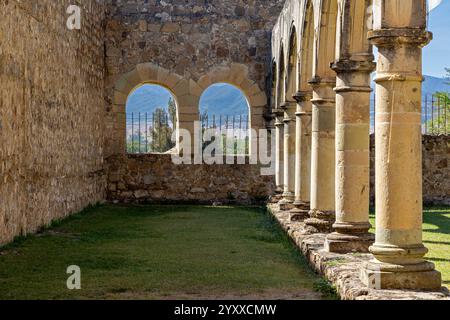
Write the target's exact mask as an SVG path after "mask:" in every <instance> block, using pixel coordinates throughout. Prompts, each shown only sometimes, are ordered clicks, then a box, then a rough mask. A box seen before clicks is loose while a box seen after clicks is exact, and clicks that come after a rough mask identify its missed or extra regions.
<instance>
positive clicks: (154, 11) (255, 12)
mask: <svg viewBox="0 0 450 320" xmlns="http://www.w3.org/2000/svg"><path fill="white" fill-rule="evenodd" d="M284 1H285V0H275V1H269V0H251V1H246V0H221V1H205V0H172V1H160V0H135V1H116V0H114V1H113V0H106V3H107V17H106V44H105V47H106V96H107V100H108V105H107V106H106V110H107V118H106V126H107V130H108V131H107V132H108V134H107V139H106V143H105V152H106V154H107V155H108V156H109V155H113V154H117V153H119V151H122V152H123V150H117V147H118V143H117V138H116V136H117V131H118V130H122V131H124V128H123V122H124V121H123V117H124V116H125V115H124V113H125V110H124V109H125V108H124V107H123V106H122V105H119V104H118V103H117V102H116V101H117V92H116V94H115V92H114V90H115V89H117V83H118V82H120V80H121V79H122V78H123V76H124V75H125V74H127V73H129V72H131V71H132V70H135V69H136V67H137V66H138V65H142V64H144V63H151V64H153V65H156V66H158V67H160V68H161V69H162V70H164V72H163V73H162V74H161V77H159V78H157V79H156V80H157V81H154V82H156V83H159V84H162V85H166V82H167V81H158V80H164V79H166V78H167V75H171V74H176V75H178V76H179V77H180V79H184V81H185V82H186V83H193V85H192V86H193V87H197V84H199V85H200V84H201V83H202V82H206V83H208V84H213V83H215V82H221V81H219V80H220V79H221V77H214V76H213V77H212V79H211V78H209V79H208V81H200V80H202V77H205V76H206V75H208V74H211V72H213V74H218V73H221V69H220V68H221V67H222V68H230V69H233V65H236V64H237V65H245V67H246V68H247V69H248V70H246V72H248V74H246V75H245V78H246V79H247V78H248V80H249V83H248V88H249V89H250V87H251V86H253V85H254V86H255V88H254V89H251V90H249V91H250V93H253V92H258V91H265V88H266V78H267V77H268V75H270V62H271V61H270V60H271V32H272V28H273V26H274V24H275V21H276V19H277V17H278V15H279V13H280V11H281V8H282V7H283V4H284ZM166 71H167V72H166ZM147 78H148V77H144V78H143V77H141V79H142V80H146V79H147ZM222 78H223V77H222ZM224 78H225V79H230V80H231V81H228V82H230V83H231V84H234V85H236V86H237V87H239V88H241V89H242V86H239V85H240V83H235V81H233V80H237V81H241V82H242V81H243V78H242V77H241V75H240V74H239V73H236V78H235V79H232V78H233V77H224ZM150 80H152V79H150ZM203 80H204V78H203ZM175 84H176V83H175ZM178 85H179V86H180V84H178ZM200 87H201V90H200V91H199V92H198V93H199V94H200V95H201V93H202V92H203V90H204V89H205V88H204V87H203V86H202V85H200ZM186 88H187V86H186ZM169 89H172V88H169ZM179 91H180V90H179ZM181 91H184V88H183V90H181ZM194 91H195V89H194ZM244 91H245V90H244ZM124 93H125V94H127V93H129V92H128V90H127V92H123V91H120V92H119V94H118V95H119V96H122V95H123V94H124ZM186 93H188V92H184V94H186ZM191 93H192V92H191ZM125 98H126V97H125ZM179 98H181V97H179V96H177V97H176V99H179ZM247 98H251V97H247ZM121 100H123V99H121ZM185 100H188V101H186V102H185V104H184V105H182V106H181V107H182V109H184V110H190V118H191V121H193V120H194V119H198V101H197V99H195V97H194V98H192V97H189V99H185ZM258 100H260V99H258ZM258 102H259V101H258ZM263 105H264V107H267V98H266V97H265V95H264V103H263ZM182 112H183V111H182ZM118 113H122V115H121V116H118V115H117V114H118ZM224 113H225V111H224ZM258 116H259V120H261V122H263V120H264V119H263V116H262V113H261V112H258ZM180 117H181V116H180ZM184 118H185V119H188V118H189V117H186V116H185V117H184ZM252 121H253V123H252V125H254V124H255V122H256V119H252ZM118 122H121V123H118ZM184 127H185V128H186V127H187V124H184ZM119 139H122V140H124V137H120V136H119Z"/></svg>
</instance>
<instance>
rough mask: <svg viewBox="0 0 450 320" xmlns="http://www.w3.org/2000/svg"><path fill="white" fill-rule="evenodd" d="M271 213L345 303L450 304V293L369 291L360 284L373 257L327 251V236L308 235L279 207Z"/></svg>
mask: <svg viewBox="0 0 450 320" xmlns="http://www.w3.org/2000/svg"><path fill="white" fill-rule="evenodd" d="M268 209H269V211H270V213H271V214H272V215H273V216H274V217H275V219H276V220H277V221H278V222H279V223H280V225H281V226H282V228H283V229H284V230H285V231H286V232H287V233H288V235H289V237H290V238H291V240H292V241H293V242H294V243H295V245H296V246H297V247H298V248H299V249H300V251H301V252H302V253H303V254H304V255H305V257H306V258H307V259H308V260H309V262H310V264H311V266H312V267H313V268H314V269H315V271H316V272H317V273H319V274H320V275H323V276H324V277H325V278H327V280H329V281H330V282H331V283H332V284H333V285H334V286H335V287H336V289H337V292H338V294H339V296H340V297H341V299H343V300H450V292H449V291H448V289H447V288H445V287H443V288H442V291H441V292H423V291H406V290H374V289H369V288H367V287H366V286H364V284H363V283H362V282H361V280H359V274H360V269H361V266H362V264H363V263H364V262H367V261H369V260H372V259H373V256H372V255H371V254H360V253H355V254H336V253H329V252H326V251H325V250H324V243H325V238H326V234H313V235H307V234H305V232H304V231H305V230H304V229H305V225H304V223H303V222H291V221H290V214H289V212H286V211H280V209H279V205H278V204H270V205H269V206H268Z"/></svg>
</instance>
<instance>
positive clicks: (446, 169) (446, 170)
mask: <svg viewBox="0 0 450 320" xmlns="http://www.w3.org/2000/svg"><path fill="white" fill-rule="evenodd" d="M422 140H423V148H422V151H423V200H424V203H425V204H426V205H433V204H434V205H450V136H428V135H427V136H423V139H422ZM370 161H371V170H370V187H371V202H372V204H374V201H375V138H374V136H373V135H372V137H371V159H370Z"/></svg>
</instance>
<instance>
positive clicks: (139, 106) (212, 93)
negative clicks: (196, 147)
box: [127, 84, 248, 116]
mask: <svg viewBox="0 0 450 320" xmlns="http://www.w3.org/2000/svg"><path fill="white" fill-rule="evenodd" d="M171 97H172V94H171V93H170V91H169V90H167V89H165V88H163V87H161V86H158V85H144V86H142V87H140V88H138V89H136V90H135V91H134V92H133V94H131V95H130V97H129V98H128V102H127V113H136V114H137V113H139V112H140V113H146V112H149V113H152V112H153V111H154V110H155V109H156V108H158V107H163V108H167V105H168V103H169V99H170V98H171ZM200 110H201V112H204V111H206V110H207V111H208V114H210V115H230V116H232V115H244V114H247V113H248V104H247V100H246V98H245V96H244V95H243V94H242V93H241V91H240V90H239V89H237V88H235V87H233V86H231V85H227V84H216V85H213V86H211V87H209V88H208V89H207V90H206V91H205V92H204V94H203V96H202V97H201V100H200Z"/></svg>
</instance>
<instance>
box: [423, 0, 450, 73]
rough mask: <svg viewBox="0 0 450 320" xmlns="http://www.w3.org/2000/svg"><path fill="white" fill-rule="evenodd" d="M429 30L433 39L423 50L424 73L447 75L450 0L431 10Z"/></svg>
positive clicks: (449, 54)
mask: <svg viewBox="0 0 450 320" xmlns="http://www.w3.org/2000/svg"><path fill="white" fill-rule="evenodd" d="M428 29H429V31H431V32H433V41H432V42H431V43H430V44H429V45H428V46H426V47H425V49H424V51H423V54H424V56H423V73H424V74H425V75H429V76H434V77H445V75H446V73H445V69H444V68H450V0H443V1H442V4H441V5H440V6H439V7H437V8H436V9H434V10H433V11H431V13H430V18H429V24H428Z"/></svg>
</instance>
